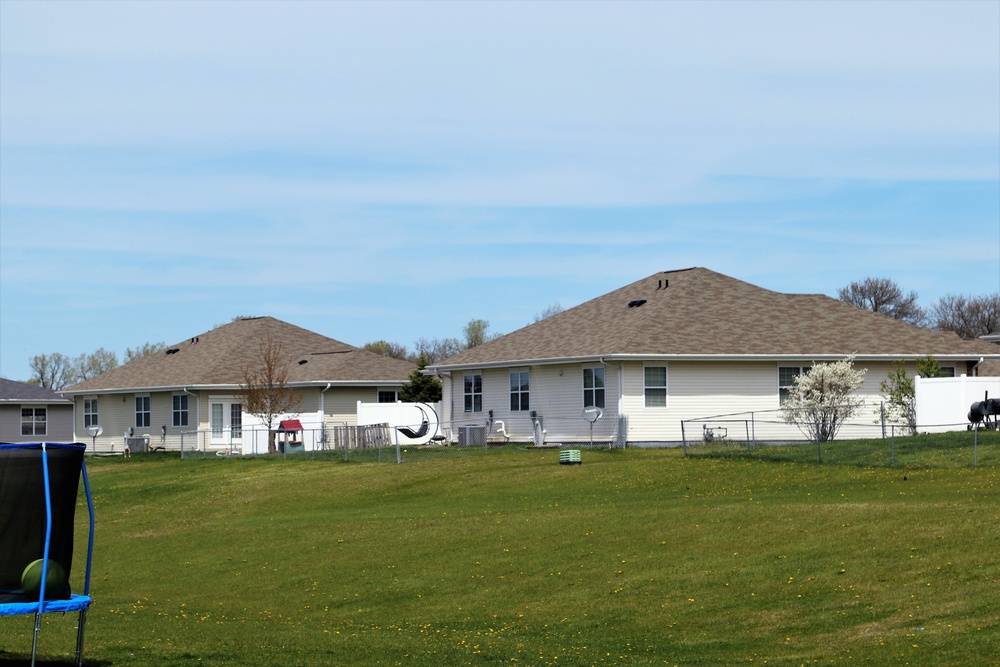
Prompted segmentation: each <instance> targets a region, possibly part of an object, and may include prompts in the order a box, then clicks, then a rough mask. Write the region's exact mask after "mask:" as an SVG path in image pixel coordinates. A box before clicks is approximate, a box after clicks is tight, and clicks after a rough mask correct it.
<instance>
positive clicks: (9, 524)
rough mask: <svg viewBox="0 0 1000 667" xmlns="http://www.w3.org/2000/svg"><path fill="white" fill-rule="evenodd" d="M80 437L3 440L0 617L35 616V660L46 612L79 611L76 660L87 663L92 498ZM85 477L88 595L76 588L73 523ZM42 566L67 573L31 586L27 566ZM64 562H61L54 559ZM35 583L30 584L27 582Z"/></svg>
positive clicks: (0, 448)
mask: <svg viewBox="0 0 1000 667" xmlns="http://www.w3.org/2000/svg"><path fill="white" fill-rule="evenodd" d="M85 449H86V446H85V445H81V444H78V443H74V444H63V443H31V444H3V443H0V616H16V615H22V614H34V617H35V627H34V634H33V636H32V641H31V664H32V665H34V664H35V656H36V654H37V652H38V635H39V631H40V630H41V625H42V614H48V613H53V612H62V613H66V612H79V625H78V626H77V637H76V656H75V657H76V664H77V665H78V666H79V665H82V664H83V637H84V625H85V623H86V618H87V609H88V608H89V607H90V604H91V602H93V600H92V598H91V597H90V569H91V563H92V561H93V551H94V503H93V500H92V498H91V495H90V483H89V482H88V480H87V466H86V464H85V463H84V461H83V454H84V451H85ZM81 477H82V479H83V487H84V493H85V495H86V498H87V509H88V510H89V514H90V530H89V537H88V540H87V569H86V575H85V576H84V584H83V593H82V594H74V593H73V592H72V591H71V590H70V585H69V582H70V576H71V573H72V565H73V531H74V528H73V525H74V518H75V514H76V504H77V495H78V493H79V484H80V479H81ZM35 561H41V562H40V563H38V564H37V566H38V568H39V569H38V572H39V573H41V572H49V571H50V568H56V569H58V566H61V567H62V570H63V571H64V572H65V576H64V577H60V576H53V577H52V581H51V582H50V581H48V580H49V577H44V576H42V577H39V578H38V584H37V587H38V590H37V591H34V590H31V589H29V590H27V591H26V590H25V588H24V583H23V582H22V576H25V577H26V576H27V575H26V570H27V569H28V567H29V565H33V564H35ZM56 564H58V565H56ZM29 585H30V584H29Z"/></svg>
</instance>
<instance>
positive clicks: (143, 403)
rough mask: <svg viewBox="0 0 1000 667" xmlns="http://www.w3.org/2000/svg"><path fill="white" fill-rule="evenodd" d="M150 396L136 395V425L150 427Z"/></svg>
mask: <svg viewBox="0 0 1000 667" xmlns="http://www.w3.org/2000/svg"><path fill="white" fill-rule="evenodd" d="M149 421H150V420H149V396H136V397H135V426H136V428H149Z"/></svg>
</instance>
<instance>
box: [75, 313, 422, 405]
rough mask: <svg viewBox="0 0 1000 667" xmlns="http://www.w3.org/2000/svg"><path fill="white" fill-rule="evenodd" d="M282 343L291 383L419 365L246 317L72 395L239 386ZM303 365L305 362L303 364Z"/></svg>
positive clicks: (355, 379)
mask: <svg viewBox="0 0 1000 667" xmlns="http://www.w3.org/2000/svg"><path fill="white" fill-rule="evenodd" d="M268 337H270V339H271V340H274V341H276V342H279V343H280V344H281V348H282V353H283V354H284V355H287V357H288V360H289V362H290V365H289V370H288V382H289V384H322V383H327V382H330V383H333V384H361V383H364V384H378V383H387V384H388V383H396V382H405V381H406V380H407V379H408V376H409V374H410V372H411V371H413V369H414V368H416V366H414V365H413V364H412V363H410V362H408V361H403V360H400V359H389V358H388V357H383V356H381V355H378V354H374V353H372V352H368V351H367V350H362V349H359V348H356V347H352V346H350V345H348V344H346V343H341V342H340V341H338V340H334V339H332V338H327V337H326V336H321V335H320V334H317V333H313V332H312V331H308V330H307V329H302V328H300V327H297V326H294V325H292V324H288V323H287V322H282V321H281V320H277V319H275V318H273V317H256V318H243V319H238V320H234V321H233V322H231V323H230V324H226V325H224V326H221V327H218V328H216V329H212V330H211V331H208V332H206V333H203V334H201V335H199V336H195V337H194V338H191V339H188V340H185V341H184V342H182V343H178V344H176V345H170V346H168V347H167V348H166V349H164V350H161V351H160V352H157V353H156V354H153V355H151V356H148V357H144V358H141V359H137V360H135V361H133V362H131V363H128V364H125V365H124V366H119V367H118V368H116V369H114V370H111V371H108V372H107V373H104V374H103V375H99V376H98V377H96V378H93V379H90V380H87V381H86V382H81V383H80V384H77V385H74V386H72V387H70V388H69V389H67V390H66V392H67V393H74V394H75V393H84V392H88V391H108V390H111V391H113V390H125V389H128V390H135V389H157V388H168V387H199V386H237V385H239V384H240V383H241V382H242V381H243V368H253V367H256V366H259V364H260V344H261V341H264V340H267V339H268ZM303 362H304V363H303Z"/></svg>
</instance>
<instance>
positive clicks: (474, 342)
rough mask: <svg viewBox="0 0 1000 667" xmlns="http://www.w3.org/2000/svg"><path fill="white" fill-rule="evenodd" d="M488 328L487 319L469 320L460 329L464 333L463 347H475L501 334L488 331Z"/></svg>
mask: <svg viewBox="0 0 1000 667" xmlns="http://www.w3.org/2000/svg"><path fill="white" fill-rule="evenodd" d="M489 328H490V323H489V320H469V323H468V324H466V325H465V329H463V330H462V331H463V333H465V349H469V348H470V347H477V346H479V345H482V344H483V343H488V342H490V341H491V340H494V339H496V338H499V337H500V335H501V334H491V333H489Z"/></svg>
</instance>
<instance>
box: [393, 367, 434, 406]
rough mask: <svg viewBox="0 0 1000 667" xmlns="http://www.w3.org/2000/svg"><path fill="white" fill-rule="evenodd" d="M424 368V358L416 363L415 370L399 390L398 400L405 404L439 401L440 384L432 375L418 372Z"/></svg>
mask: <svg viewBox="0 0 1000 667" xmlns="http://www.w3.org/2000/svg"><path fill="white" fill-rule="evenodd" d="M426 366H427V360H426V359H424V358H421V359H420V360H419V361H418V362H417V368H416V369H415V370H414V371H413V372H412V373H410V376H409V379H408V381H407V382H405V383H404V384H403V386H402V388H401V389H400V390H399V400H401V401H405V402H407V403H437V402H438V401H440V400H441V382H440V381H439V380H438V379H437V378H436V377H434V376H433V375H424V374H423V373H421V372H420V371H422V370H423V369H424V368H426Z"/></svg>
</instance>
